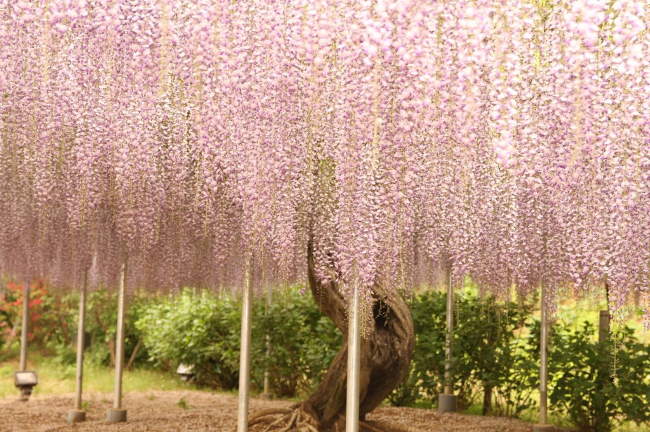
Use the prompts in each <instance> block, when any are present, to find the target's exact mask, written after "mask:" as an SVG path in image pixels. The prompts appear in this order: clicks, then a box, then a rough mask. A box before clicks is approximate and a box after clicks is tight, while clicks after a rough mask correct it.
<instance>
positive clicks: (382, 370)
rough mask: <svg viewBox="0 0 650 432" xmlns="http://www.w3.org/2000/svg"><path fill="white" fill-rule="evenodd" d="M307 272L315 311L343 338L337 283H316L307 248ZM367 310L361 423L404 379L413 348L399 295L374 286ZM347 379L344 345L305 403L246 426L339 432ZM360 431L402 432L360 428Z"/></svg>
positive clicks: (368, 425)
mask: <svg viewBox="0 0 650 432" xmlns="http://www.w3.org/2000/svg"><path fill="white" fill-rule="evenodd" d="M308 272H309V274H308V276H309V287H310V289H311V292H312V295H313V297H314V300H315V301H316V303H317V304H318V307H319V308H320V311H321V312H322V313H323V314H325V315H327V316H328V317H329V318H330V319H332V321H333V322H334V324H335V325H336V327H337V328H338V329H339V330H340V331H341V332H342V333H343V335H344V336H345V337H347V317H346V304H347V300H346V299H345V298H344V297H343V296H341V294H340V292H339V288H338V286H337V284H336V283H334V282H327V283H323V282H321V281H320V280H318V278H317V277H316V275H315V272H314V259H313V251H312V247H311V246H310V247H309V250H308ZM371 307H372V313H373V320H372V322H371V323H369V325H368V328H366V329H365V332H364V336H363V337H362V340H361V344H362V347H361V380H360V381H361V382H360V390H361V391H360V404H359V405H360V407H359V412H360V417H361V420H362V421H363V420H365V416H366V414H368V413H369V412H371V411H372V410H373V409H375V408H376V407H377V406H379V404H380V403H381V402H382V401H383V400H384V399H385V398H386V396H388V394H390V392H392V391H393V389H394V388H395V387H397V386H398V385H399V384H400V383H401V382H402V381H403V379H404V378H405V377H406V375H407V373H408V370H409V364H410V362H411V357H412V354H413V348H414V344H415V332H414V328H413V319H412V316H411V312H410V310H409V308H408V305H407V304H406V302H405V301H404V299H403V298H402V297H401V296H400V295H399V294H398V293H396V292H395V291H394V290H392V289H388V288H386V287H384V286H381V285H379V284H377V285H375V286H374V287H373V288H372V304H371ZM346 378H347V341H345V342H344V345H343V347H342V348H341V350H340V351H339V352H338V354H337V355H336V357H335V358H334V360H333V361H332V364H331V365H330V367H329V369H328V371H327V374H326V375H325V378H324V379H323V381H322V382H321V383H320V385H319V386H318V388H317V389H316V391H314V393H313V394H312V395H311V396H310V397H309V398H308V399H307V400H305V401H304V402H302V403H299V404H298V405H296V406H295V407H294V408H293V410H290V411H289V412H283V413H271V412H266V413H260V414H258V415H257V416H256V417H254V418H253V420H251V424H259V423H267V425H266V428H264V429H262V430H265V431H271V430H275V429H274V428H275V427H276V426H277V429H281V430H286V431H312V432H313V431H318V432H341V431H343V430H344V428H345V402H346ZM296 412H298V414H297V415H296ZM272 414H282V415H283V416H284V419H279V420H278V419H276V420H275V421H270V416H272ZM287 422H289V424H287ZM268 423H271V426H272V427H269V426H270V425H269V424H268ZM361 430H366V431H372V432H376V431H386V430H394V431H397V430H406V429H404V428H402V429H400V428H395V427H390V426H388V427H387V426H386V425H377V424H374V425H373V424H371V423H365V424H364V423H362V426H361Z"/></svg>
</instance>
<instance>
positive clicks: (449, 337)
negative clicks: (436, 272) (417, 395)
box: [445, 272, 454, 395]
mask: <svg viewBox="0 0 650 432" xmlns="http://www.w3.org/2000/svg"><path fill="white" fill-rule="evenodd" d="M446 318H447V333H446V334H445V394H448V395H450V394H452V393H453V389H452V386H451V362H452V341H453V336H454V287H453V285H452V280H451V272H449V273H448V274H447V316H446Z"/></svg>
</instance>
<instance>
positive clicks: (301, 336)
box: [253, 288, 343, 397]
mask: <svg viewBox="0 0 650 432" xmlns="http://www.w3.org/2000/svg"><path fill="white" fill-rule="evenodd" d="M263 303H264V302H263V301H258V302H257V303H256V311H257V313H256V317H255V323H254V325H253V335H254V338H253V339H254V343H253V345H254V350H255V351H254V352H256V355H255V358H256V359H259V360H258V361H256V362H255V363H256V364H255V365H254V366H253V380H254V382H257V384H258V386H261V383H262V379H263V376H264V371H268V372H269V375H270V383H271V392H272V394H274V395H276V396H283V397H291V396H295V395H297V394H306V393H309V392H310V391H311V390H313V389H314V388H315V386H316V385H317V384H318V383H319V382H320V381H321V379H322V378H323V375H324V373H325V372H326V371H327V368H328V366H329V364H330V363H331V361H332V360H333V358H334V356H335V355H336V353H337V351H338V349H339V348H340V347H341V344H342V343H343V340H342V337H341V333H340V332H339V330H338V329H337V328H336V327H335V326H334V324H333V323H332V322H331V320H330V319H329V318H327V317H325V316H323V315H322V314H321V313H320V311H319V310H318V308H317V307H316V305H315V304H314V300H313V299H312V297H311V296H310V295H302V294H300V293H299V292H298V290H297V289H295V288H294V289H289V290H286V291H285V292H283V293H279V294H275V296H274V298H273V301H272V302H271V305H270V307H269V308H268V309H267V310H265V306H264V304H263ZM267 335H268V337H269V344H270V352H269V355H267V353H266V344H265V343H262V342H264V341H265V338H266V336H267Z"/></svg>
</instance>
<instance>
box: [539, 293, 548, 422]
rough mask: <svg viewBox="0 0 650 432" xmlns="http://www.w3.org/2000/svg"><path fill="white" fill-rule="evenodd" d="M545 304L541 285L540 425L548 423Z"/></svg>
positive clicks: (546, 320) (544, 294) (546, 318)
mask: <svg viewBox="0 0 650 432" xmlns="http://www.w3.org/2000/svg"><path fill="white" fill-rule="evenodd" d="M546 303H547V299H546V287H545V286H544V284H542V323H541V325H542V327H541V334H540V347H539V351H540V367H539V422H540V423H541V424H546V423H547V422H548V405H547V403H548V312H547V308H546Z"/></svg>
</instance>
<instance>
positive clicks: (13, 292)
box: [0, 280, 70, 354]
mask: <svg viewBox="0 0 650 432" xmlns="http://www.w3.org/2000/svg"><path fill="white" fill-rule="evenodd" d="M30 289H31V290H30V297H29V332H28V333H27V337H28V340H29V341H30V342H32V343H36V344H39V345H40V344H45V343H47V342H49V341H50V339H51V338H52V337H56V335H58V334H60V333H61V332H64V333H65V332H66V331H68V330H69V329H70V323H69V320H68V319H66V317H64V316H63V315H62V314H61V313H59V312H60V311H63V310H67V308H65V307H62V306H63V305H61V301H62V299H61V298H60V297H58V296H53V295H51V293H50V292H49V290H48V289H47V287H46V284H45V283H44V282H43V281H40V280H39V281H35V282H32V283H31V286H30ZM23 302H24V297H23V284H19V283H15V282H8V283H7V284H6V290H5V293H4V296H0V349H1V350H2V353H5V354H6V353H8V352H10V351H11V350H12V347H14V346H15V345H16V342H17V340H18V339H19V338H20V329H21V325H22V323H21V321H22V310H23Z"/></svg>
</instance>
